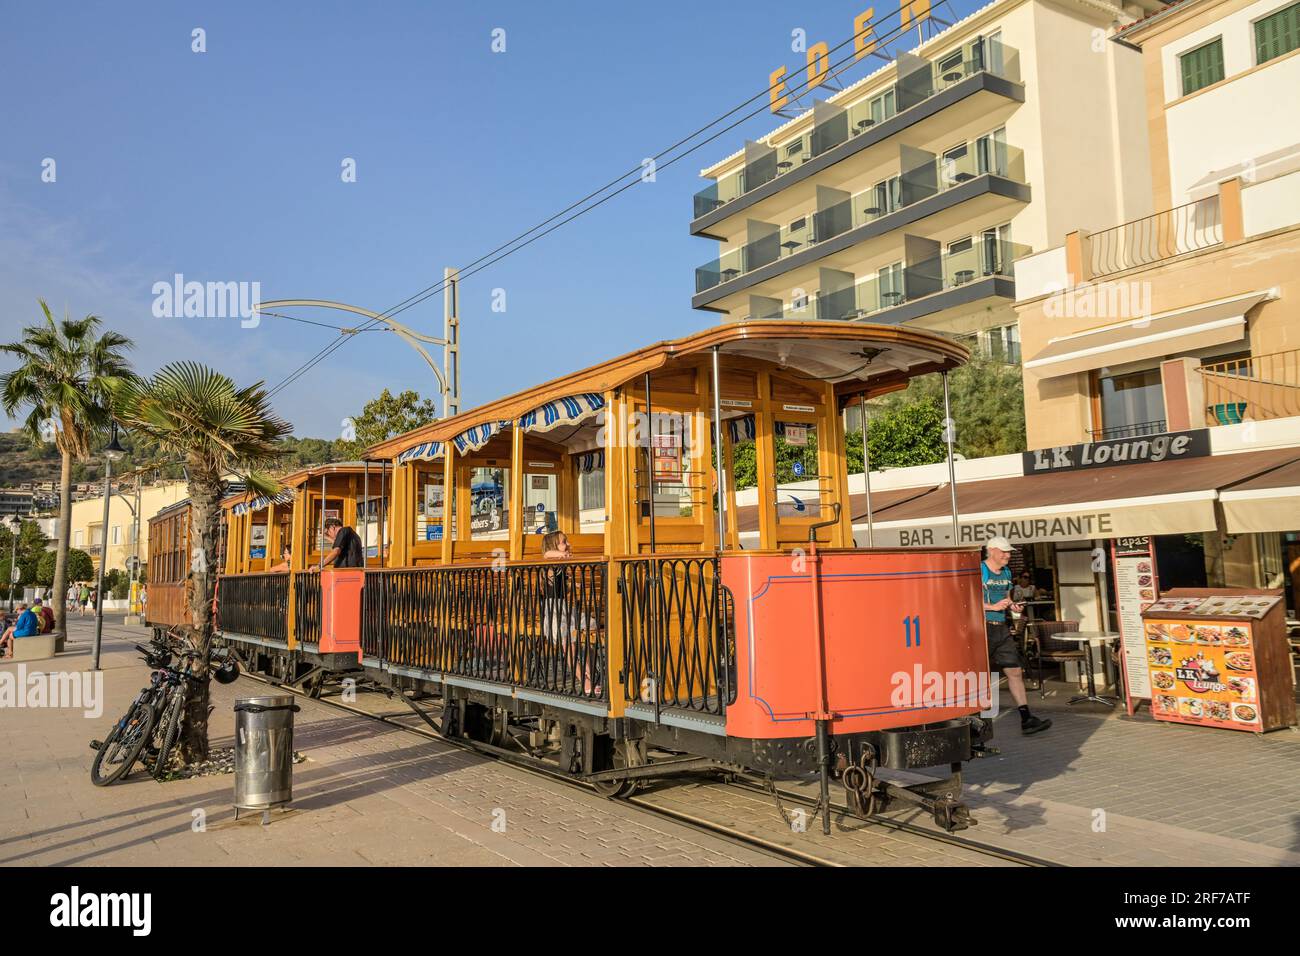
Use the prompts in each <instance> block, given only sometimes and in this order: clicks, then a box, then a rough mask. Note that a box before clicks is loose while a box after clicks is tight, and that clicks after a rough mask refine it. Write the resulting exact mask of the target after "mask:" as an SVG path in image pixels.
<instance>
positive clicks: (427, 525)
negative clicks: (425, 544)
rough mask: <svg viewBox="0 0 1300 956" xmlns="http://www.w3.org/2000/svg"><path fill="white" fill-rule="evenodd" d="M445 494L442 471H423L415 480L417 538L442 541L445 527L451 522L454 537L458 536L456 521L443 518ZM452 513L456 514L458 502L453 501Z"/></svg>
mask: <svg viewBox="0 0 1300 956" xmlns="http://www.w3.org/2000/svg"><path fill="white" fill-rule="evenodd" d="M444 504H445V496H444V495H443V491H442V473H441V472H437V473H435V472H431V471H422V472H419V473H418V475H417V477H416V481H415V540H416V541H441V540H442V535H443V529H444V528H445V527H446V526H447V525H448V523H450V525H451V536H452V539H453V540H455V538H456V522H455V521H454V520H452V521H451V522H447V521H444V520H443V517H444V516H443V506H444ZM451 513H452V516H453V518H454V516H455V514H456V502H455V501H453V502H452V503H451Z"/></svg>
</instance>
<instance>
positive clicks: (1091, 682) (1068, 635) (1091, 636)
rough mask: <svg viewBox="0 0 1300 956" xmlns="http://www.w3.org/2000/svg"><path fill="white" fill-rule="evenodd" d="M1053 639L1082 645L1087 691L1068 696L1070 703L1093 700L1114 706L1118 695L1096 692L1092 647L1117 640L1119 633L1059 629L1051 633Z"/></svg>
mask: <svg viewBox="0 0 1300 956" xmlns="http://www.w3.org/2000/svg"><path fill="white" fill-rule="evenodd" d="M1052 640H1054V641H1070V642H1071V643H1074V644H1082V645H1083V655H1084V665H1085V666H1086V667H1087V669H1088V693H1086V694H1076V695H1075V696H1074V697H1071V698H1070V701H1069V702H1070V703H1071V704H1077V703H1078V702H1079V701H1081V700H1095V701H1096V702H1097V703H1099V704H1105V705H1106V706H1107V707H1114V706H1115V704H1116V703H1117V702H1118V701H1119V698H1118V697H1111V696H1108V695H1106V694H1098V693H1097V678H1096V675H1095V674H1093V663H1092V649H1093V648H1094V647H1100V646H1101V645H1102V644H1109V643H1111V642H1112V641H1117V640H1119V633H1118V632H1116V631H1061V632H1060V633H1057V634H1053V635H1052Z"/></svg>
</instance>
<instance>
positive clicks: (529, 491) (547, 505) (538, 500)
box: [523, 472, 559, 534]
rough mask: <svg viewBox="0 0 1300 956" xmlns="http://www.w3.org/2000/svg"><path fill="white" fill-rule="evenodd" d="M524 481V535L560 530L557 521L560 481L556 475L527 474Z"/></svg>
mask: <svg viewBox="0 0 1300 956" xmlns="http://www.w3.org/2000/svg"><path fill="white" fill-rule="evenodd" d="M524 479H525V482H524V517H523V521H524V523H523V530H524V534H546V532H548V531H555V530H556V529H557V528H559V524H558V522H557V520H556V502H557V501H558V500H559V496H558V493H557V489H558V487H559V479H558V478H557V476H555V475H550V474H546V473H538V472H526V473H525V474H524Z"/></svg>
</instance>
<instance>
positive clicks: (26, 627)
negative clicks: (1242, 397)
mask: <svg viewBox="0 0 1300 956" xmlns="http://www.w3.org/2000/svg"><path fill="white" fill-rule="evenodd" d="M39 633H40V624H39V623H38V622H37V620H36V615H35V614H33V613H32V612H31V611H29V610H28V609H27V604H26V603H25V602H23V601H19V602H18V620H16V621H15V622H14V623H13V624H11V625H10V626H9V627H8V628H6V629H5V632H4V634H0V657H13V646H14V638H17V637H35V636H36V635H37V634H39Z"/></svg>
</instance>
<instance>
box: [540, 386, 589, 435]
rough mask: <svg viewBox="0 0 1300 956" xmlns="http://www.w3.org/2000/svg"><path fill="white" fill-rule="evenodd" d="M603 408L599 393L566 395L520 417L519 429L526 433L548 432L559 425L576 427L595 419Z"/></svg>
mask: <svg viewBox="0 0 1300 956" xmlns="http://www.w3.org/2000/svg"><path fill="white" fill-rule="evenodd" d="M604 407H605V396H603V395H601V394H600V393H599V392H582V393H581V394H578V395H566V396H564V397H563V398H557V399H554V400H553V401H549V402H547V403H546V404H544V405H538V406H537V407H536V408H534V409H533V410H532V411H531V412H526V413H525V414H523V415H521V416H520V418H519V427H520V428H522V429H523V430H524V431H526V432H548V431H550V430H551V429H552V428H559V427H560V426H561V425H577V424H580V423H582V422H585V421H587V420H588V419H590V418H595V417H596V415H597V413H599V412H600V410H601V409H602V408H604Z"/></svg>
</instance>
